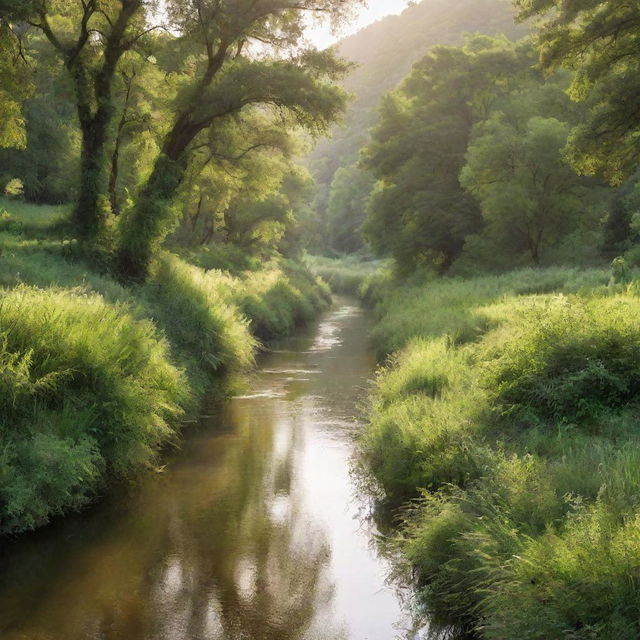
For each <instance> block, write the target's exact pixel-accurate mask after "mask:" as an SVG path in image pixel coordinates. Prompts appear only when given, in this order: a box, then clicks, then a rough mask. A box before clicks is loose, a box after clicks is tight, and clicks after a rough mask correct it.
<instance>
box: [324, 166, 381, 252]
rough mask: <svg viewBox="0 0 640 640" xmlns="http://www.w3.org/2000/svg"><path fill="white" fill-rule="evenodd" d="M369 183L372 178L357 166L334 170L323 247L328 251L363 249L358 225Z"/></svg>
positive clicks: (360, 220) (363, 214) (371, 183)
mask: <svg viewBox="0 0 640 640" xmlns="http://www.w3.org/2000/svg"><path fill="white" fill-rule="evenodd" d="M373 184H374V181H373V178H372V177H371V176H370V175H369V174H368V173H366V172H365V171H363V170H362V169H360V168H358V167H357V166H351V167H345V168H342V169H338V170H337V171H336V173H335V176H334V178H333V181H332V183H331V190H330V193H329V204H328V206H327V236H328V238H327V242H328V245H327V246H328V247H329V248H330V249H332V250H334V251H337V252H339V253H355V252H357V251H359V250H360V249H362V247H363V246H364V239H363V236H362V226H363V224H364V221H365V217H366V212H367V202H368V200H369V196H370V195H371V191H372V189H373Z"/></svg>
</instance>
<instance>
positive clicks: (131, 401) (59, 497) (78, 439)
mask: <svg viewBox="0 0 640 640" xmlns="http://www.w3.org/2000/svg"><path fill="white" fill-rule="evenodd" d="M27 310H28V311H27ZM0 334H1V338H0V345H1V352H2V356H1V358H2V368H3V372H4V373H3V376H2V387H3V392H2V394H1V395H2V405H1V406H0V424H1V425H2V426H1V428H0V438H1V439H2V447H1V448H2V450H3V452H4V456H6V462H7V464H8V469H6V470H4V471H3V482H2V485H1V486H0V495H1V496H2V500H1V501H0V502H1V505H0V513H1V516H0V529H1V530H2V531H3V532H7V531H10V530H21V529H24V528H31V527H33V526H36V525H39V524H43V523H44V522H46V521H47V520H48V519H49V517H50V516H51V515H54V514H56V513H60V512H62V511H63V510H64V509H68V508H77V507H78V506H81V505H82V504H84V503H85V502H86V501H87V499H88V498H90V497H92V496H93V495H94V494H95V491H96V490H97V488H98V487H99V486H100V484H102V482H103V481H104V476H105V474H109V475H111V476H113V475H115V476H123V475H127V474H129V473H130V472H132V471H133V470H135V469H136V468H140V467H141V466H144V465H148V464H150V463H151V462H152V461H153V458H154V454H155V451H156V450H157V448H158V446H159V445H160V444H161V443H162V442H164V441H166V440H167V438H169V437H170V436H171V435H172V434H173V432H174V431H173V429H174V427H175V423H176V419H177V418H178V417H179V416H180V414H181V403H182V400H183V394H184V380H183V379H182V376H181V374H180V372H179V371H178V370H177V369H176V368H175V367H174V366H172V365H171V364H170V363H169V360H168V347H167V344H166V343H165V342H164V341H163V340H162V339H160V338H159V336H158V335H157V333H156V330H155V328H154V327H153V325H152V324H151V323H150V322H148V321H146V322H145V321H141V320H136V319H134V318H133V317H132V315H131V314H130V313H128V312H127V311H126V309H125V308H124V307H122V306H112V305H109V304H107V303H106V302H105V301H104V300H103V299H101V298H100V297H98V296H95V295H87V294H83V293H80V292H77V293H73V292H68V291H56V290H53V289H51V290H39V289H33V288H28V287H24V286H22V287H18V288H16V289H14V290H12V291H5V292H3V294H2V307H1V310H0Z"/></svg>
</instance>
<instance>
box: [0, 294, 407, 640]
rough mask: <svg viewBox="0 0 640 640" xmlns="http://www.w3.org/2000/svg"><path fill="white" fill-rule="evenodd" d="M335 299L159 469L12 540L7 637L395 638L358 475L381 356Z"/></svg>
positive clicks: (353, 311) (3, 562)
mask: <svg viewBox="0 0 640 640" xmlns="http://www.w3.org/2000/svg"><path fill="white" fill-rule="evenodd" d="M367 333H368V320H367V317H366V315H365V314H364V313H362V311H361V310H360V308H359V307H357V306H355V304H354V303H352V302H351V301H349V300H338V301H337V302H336V304H335V305H334V307H333V308H332V309H331V310H330V311H329V312H327V313H326V314H325V315H324V316H323V317H322V318H321V319H320V320H319V321H318V322H316V323H314V324H312V325H311V326H309V327H308V328H307V329H305V330H303V331H301V332H299V333H298V334H296V335H295V336H294V337H291V338H288V339H286V340H284V341H282V342H281V343H279V344H278V345H277V346H276V347H274V349H273V351H271V352H269V353H267V354H265V355H264V356H262V357H261V358H260V367H259V368H258V370H257V371H256V373H255V374H254V375H253V376H252V377H251V379H250V382H249V385H248V387H249V390H247V392H246V393H244V394H243V395H240V396H238V397H235V398H233V399H232V400H231V401H230V402H228V403H227V404H226V405H225V407H224V408H223V409H222V410H218V411H212V412H211V414H210V415H207V416H203V417H202V418H201V420H200V424H199V425H197V426H196V427H194V428H193V429H191V430H189V431H188V432H187V435H186V437H185V440H184V442H183V443H182V446H181V449H180V451H179V452H176V453H175V454H173V455H172V456H170V458H169V460H168V462H167V464H166V467H165V468H164V470H163V471H162V473H157V474H149V475H148V476H146V477H145V478H144V479H143V480H141V481H140V483H138V485H137V486H136V487H134V488H128V489H127V490H126V491H120V492H117V494H116V495H112V496H109V497H107V498H105V499H104V500H103V501H102V502H101V503H100V504H99V505H97V506H95V507H93V508H92V509H90V510H88V511H87V512H85V513H82V514H80V515H77V516H71V517H69V518H66V519H64V520H63V521H61V522H58V523H54V525H52V526H50V527H48V528H46V529H44V530H42V531H39V532H36V533H34V534H31V535H28V536H26V537H24V538H23V539H21V540H19V541H15V542H6V541H5V542H4V543H3V547H4V548H3V549H2V552H1V553H0V569H1V570H2V572H1V576H0V638H2V640H87V639H92V640H93V639H96V640H98V639H99V640H240V639H247V640H392V639H393V638H397V637H402V638H404V637H407V635H408V632H407V631H406V630H407V629H408V628H409V627H410V624H411V620H410V619H409V616H408V614H407V612H406V611H405V610H404V608H403V605H402V600H403V597H402V591H401V590H400V589H398V588H396V587H395V586H393V585H391V584H388V583H387V576H388V574H389V566H388V565H387V561H386V560H385V559H384V558H383V557H381V556H379V555H378V553H377V552H376V547H375V544H374V543H373V538H374V535H375V530H374V529H373V525H372V524H371V519H370V518H368V517H367V514H368V510H369V501H368V500H367V498H366V497H364V496H362V495H361V494H360V493H359V492H358V491H357V490H356V486H357V484H358V483H357V482H356V480H355V479H354V476H353V474H352V472H351V468H352V464H351V463H352V457H353V452H354V444H353V438H354V433H355V432H356V431H357V430H358V428H359V426H360V425H359V422H358V418H357V415H358V406H359V403H360V402H361V401H362V399H363V393H364V392H365V390H366V385H367V381H368V379H369V378H370V376H371V373H372V371H373V367H374V361H373V358H372V355H371V353H370V351H369V349H368V345H367Z"/></svg>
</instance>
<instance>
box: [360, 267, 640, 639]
mask: <svg viewBox="0 0 640 640" xmlns="http://www.w3.org/2000/svg"><path fill="white" fill-rule="evenodd" d="M608 280H609V273H608V272H606V271H604V270H601V271H599V270H589V271H578V270H570V269H547V270H536V271H533V270H528V271H520V272H514V273H511V274H507V275H503V276H495V277H483V278H476V279H472V280H467V281H462V280H440V281H435V282H425V281H422V282H421V281H420V280H419V278H416V280H415V281H414V282H410V283H405V284H404V285H401V286H399V285H397V283H393V282H391V281H389V280H386V281H384V280H383V281H381V282H379V283H378V284H377V286H376V287H375V294H376V297H377V299H378V306H377V309H376V314H377V320H378V322H377V326H376V328H375V331H374V334H373V340H374V344H375V347H376V349H377V351H378V353H379V354H380V356H381V357H383V356H384V354H388V353H392V354H393V355H392V356H391V357H390V359H389V360H388V363H387V366H386V367H385V368H384V369H383V370H381V372H380V373H379V375H378V377H377V380H376V384H375V387H374V391H373V394H372V406H371V416H370V418H371V419H370V424H369V427H368V429H367V431H366V433H365V434H364V436H363V441H362V448H363V453H364V457H365V459H366V460H367V461H368V463H369V465H370V466H371V468H372V470H373V472H374V474H375V476H376V478H377V479H378V481H379V482H380V484H381V486H382V487H383V488H384V489H385V491H386V495H387V497H388V501H389V504H390V505H391V506H392V507H394V508H397V507H399V506H401V505H406V504H407V502H408V501H413V502H412V505H413V506H412V508H410V509H409V510H406V511H404V514H405V515H404V517H405V524H404V526H403V527H402V533H401V535H400V536H399V541H398V543H399V545H400V546H401V548H402V550H403V551H404V553H405V555H406V557H407V558H408V560H409V561H410V563H411V564H412V565H413V566H414V568H415V569H416V573H417V575H418V576H419V584H420V592H421V595H422V598H421V599H422V602H423V603H424V607H425V612H426V614H428V615H429V616H431V618H432V620H434V621H435V622H436V623H438V622H439V623H442V624H443V625H448V624H453V625H454V627H457V628H458V630H460V631H461V632H468V631H469V630H472V631H473V632H475V633H476V634H477V635H479V636H481V637H483V638H491V639H496V640H498V639H500V640H514V639H515V638H518V639H519V640H524V639H533V638H535V639H539V640H551V639H555V638H573V639H584V640H586V639H592V638H593V639H595V638H598V639H600V640H609V639H610V640H613V639H614V638H615V639H616V640H623V639H627V638H628V639H629V640H631V639H632V638H637V637H640V622H639V620H640V617H639V616H638V611H639V610H640V584H639V583H638V580H637V568H638V566H640V502H639V500H638V494H639V489H640V446H639V445H640V439H639V436H640V429H639V428H638V421H639V419H640V405H639V403H638V400H639V398H640V395H639V394H640V296H639V295H638V289H637V286H636V285H635V284H633V283H632V284H630V285H626V286H622V285H616V286H607V283H608Z"/></svg>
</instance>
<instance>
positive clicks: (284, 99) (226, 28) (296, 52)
mask: <svg viewBox="0 0 640 640" xmlns="http://www.w3.org/2000/svg"><path fill="white" fill-rule="evenodd" d="M356 1H357V0H352V2H344V0H191V1H190V2H178V1H177V0H176V1H174V2H170V3H169V5H168V10H169V18H170V23H171V24H172V25H173V27H174V29H175V30H176V32H177V33H178V36H179V39H180V40H181V41H183V42H185V43H186V44H187V47H189V48H190V50H191V55H190V57H189V62H190V64H191V67H192V68H193V69H194V70H195V71H194V73H193V74H192V76H191V77H190V78H185V83H184V85H183V86H182V87H181V89H180V91H179V92H178V95H177V97H176V101H175V105H176V113H175V116H174V118H173V122H172V125H171V127H170V128H169V130H168V132H167V133H166V135H165V136H164V139H163V141H162V145H161V151H160V154H159V156H158V158H157V160H156V162H155V164H154V167H153V170H152V172H151V175H150V177H149V179H148V181H147V183H146V184H145V185H144V187H143V189H142V190H141V192H140V194H139V197H138V199H137V202H136V204H135V206H134V207H133V208H132V209H131V210H130V211H129V212H128V213H127V214H126V215H125V216H124V217H123V224H122V225H121V236H120V244H119V249H118V267H119V271H120V274H121V276H122V277H123V278H125V279H129V280H142V279H144V278H145V277H146V275H147V273H148V269H149V266H150V263H151V259H152V256H153V254H154V252H155V250H156V248H157V247H158V246H159V245H160V243H162V241H163V240H164V238H165V237H166V236H167V234H168V233H169V232H170V231H171V230H172V228H173V227H174V226H175V224H176V222H177V220H176V216H175V213H174V208H173V207H172V202H173V200H174V198H175V196H176V193H177V192H178V189H179V187H180V185H181V183H182V181H183V179H184V176H185V175H186V171H187V167H188V166H189V158H190V152H191V149H192V147H193V145H194V143H197V139H198V137H199V136H200V135H202V134H203V132H206V131H207V130H209V129H211V128H214V130H215V127H216V126H217V125H218V124H219V123H224V120H225V119H227V118H230V117H233V115H234V114H237V113H239V112H240V111H242V110H243V109H245V108H248V107H252V106H253V107H255V106H256V105H262V106H263V107H264V108H265V109H270V110H273V111H281V112H282V113H283V115H284V116H285V117H288V118H290V117H294V118H295V119H296V121H297V125H298V126H301V127H303V128H305V129H306V130H307V131H309V132H310V133H311V134H314V135H315V134H318V133H321V132H324V131H326V129H327V127H328V126H329V124H331V123H332V122H333V121H335V119H336V118H337V117H338V116H339V114H340V113H341V112H342V110H343V108H344V105H345V94H344V92H343V91H341V90H340V89H338V88H337V87H336V86H335V84H333V81H335V80H336V79H337V78H339V77H340V76H341V75H342V74H343V73H344V72H345V71H346V70H347V68H348V67H347V65H346V64H344V63H342V62H340V61H338V60H337V59H336V58H335V57H334V55H333V54H332V53H331V52H317V51H313V50H308V51H305V50H301V49H300V45H301V44H302V43H303V35H304V28H305V25H306V24H307V20H308V16H309V15H310V14H311V15H313V14H327V15H329V16H332V17H333V18H334V19H339V18H340V17H341V16H343V15H344V12H345V11H346V10H347V9H348V8H349V6H352V5H353V4H354V3H355V2H356Z"/></svg>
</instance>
